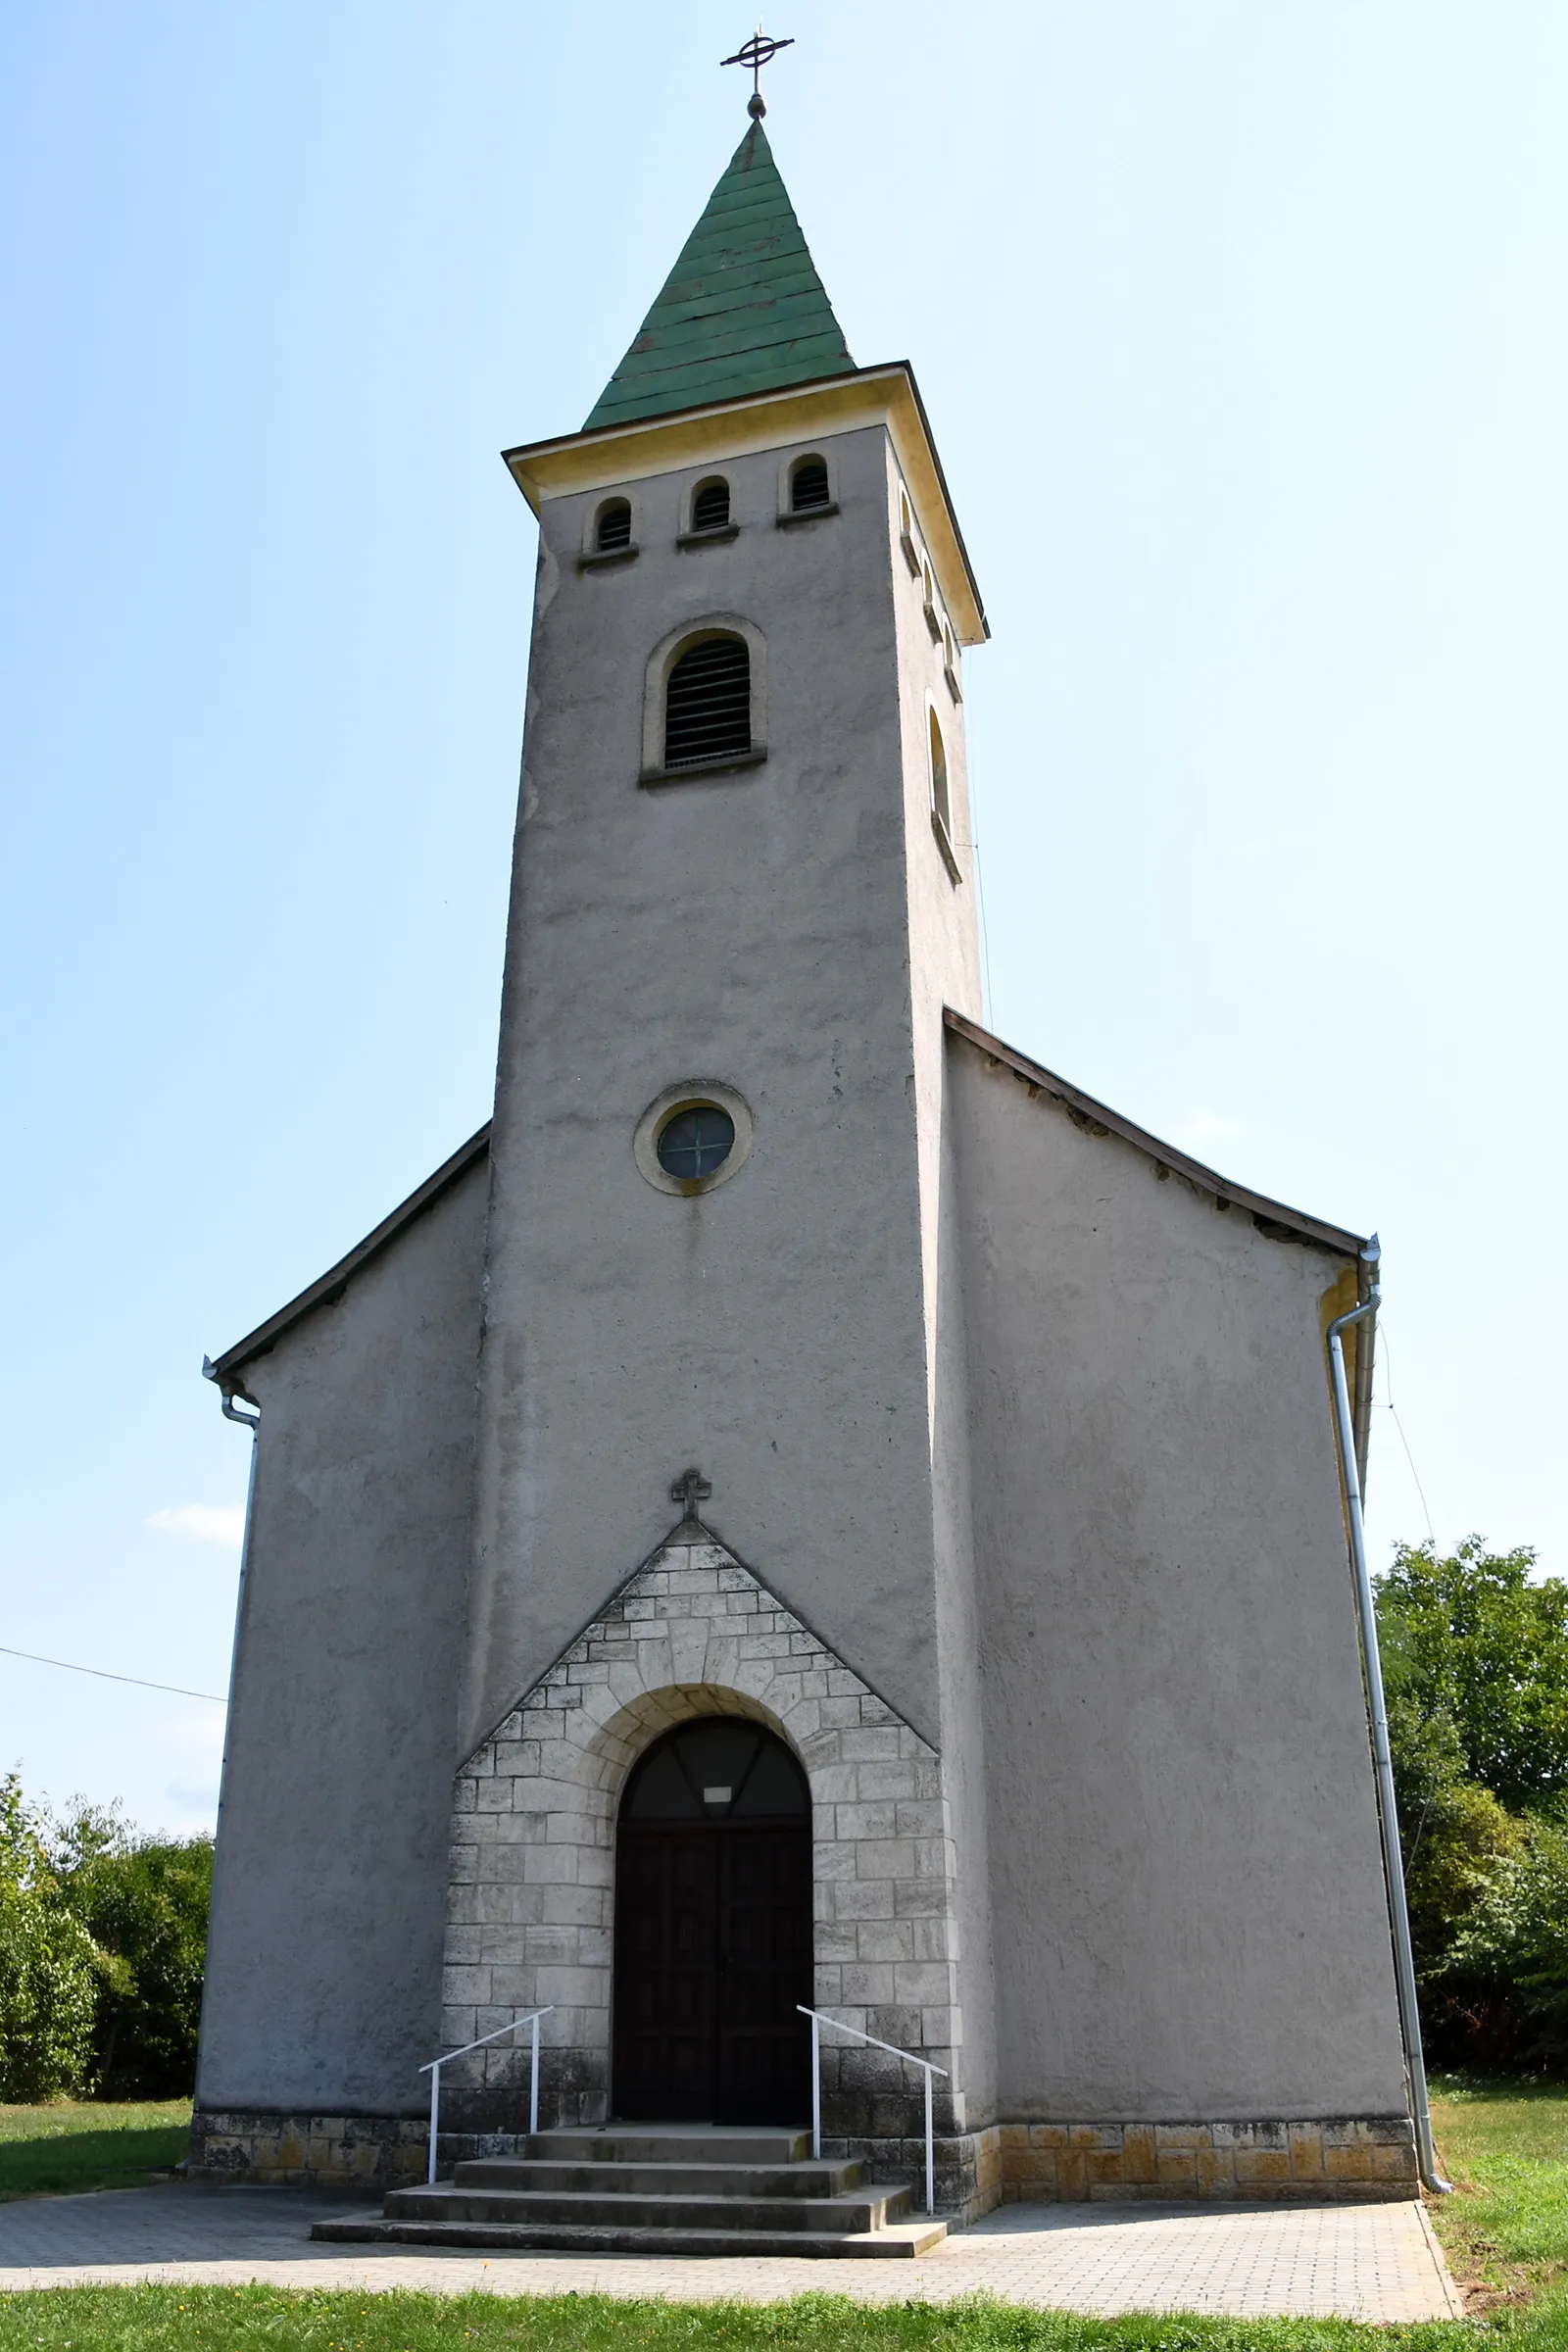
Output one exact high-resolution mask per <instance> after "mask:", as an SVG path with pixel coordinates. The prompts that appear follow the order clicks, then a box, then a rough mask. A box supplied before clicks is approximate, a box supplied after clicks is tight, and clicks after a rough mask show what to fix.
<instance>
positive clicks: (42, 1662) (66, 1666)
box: [0, 1642, 228, 1707]
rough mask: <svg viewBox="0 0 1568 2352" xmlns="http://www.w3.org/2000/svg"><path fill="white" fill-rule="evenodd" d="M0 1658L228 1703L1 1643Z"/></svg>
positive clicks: (217, 1704)
mask: <svg viewBox="0 0 1568 2352" xmlns="http://www.w3.org/2000/svg"><path fill="white" fill-rule="evenodd" d="M0 1658H25V1659H26V1660H27V1663H28V1664H29V1665H30V1666H58V1667H59V1668H60V1670H61V1672H62V1673H64V1674H90V1675H93V1676H95V1677H96V1678H97V1680H98V1681H99V1682H100V1683H131V1684H133V1685H134V1686H135V1688H136V1689H137V1690H138V1691H169V1692H170V1693H171V1694H172V1696H173V1697H175V1698H210V1699H211V1700H212V1702H213V1704H214V1706H215V1707H226V1706H227V1704H228V1701H227V1699H226V1698H222V1697H221V1696H220V1695H219V1693H218V1692H217V1691H186V1690H184V1689H183V1688H182V1687H181V1685H180V1684H178V1683H148V1682H144V1681H143V1680H142V1678H141V1676H140V1675H139V1674H110V1673H108V1672H107V1671H106V1669H105V1668H104V1667H102V1666H76V1665H73V1663H72V1661H71V1659H70V1658H42V1657H40V1656H39V1655H38V1653H37V1651H36V1650H33V1649H12V1648H10V1647H9V1646H8V1645H7V1644H6V1643H5V1642H0Z"/></svg>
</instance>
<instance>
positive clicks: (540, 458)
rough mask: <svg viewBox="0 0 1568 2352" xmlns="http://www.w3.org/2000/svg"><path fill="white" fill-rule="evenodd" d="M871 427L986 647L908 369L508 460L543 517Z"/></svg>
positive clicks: (536, 446) (512, 453)
mask: <svg viewBox="0 0 1568 2352" xmlns="http://www.w3.org/2000/svg"><path fill="white" fill-rule="evenodd" d="M867 424H882V425H885V426H886V427H887V430H888V433H889V435H890V436H891V439H892V442H893V448H894V452H895V455H896V456H897V458H898V461H899V464H900V466H902V467H903V470H904V477H905V480H906V481H907V484H908V486H909V493H910V496H911V497H912V499H913V500H914V504H915V509H916V511H917V513H918V515H919V518H920V526H921V530H922V532H923V533H924V537H925V543H926V551H927V553H928V554H929V556H930V558H931V564H932V568H933V569H934V570H935V572H936V575H937V579H938V582H939V583H940V585H941V589H942V595H943V601H944V603H945V604H946V606H947V609H948V613H949V614H950V616H951V618H952V620H953V624H954V627H955V629H956V632H957V635H958V639H959V642H960V644H963V645H980V644H983V643H984V641H985V639H986V638H987V637H989V636H990V634H991V630H990V627H989V625H988V623H987V620H986V614H985V607H984V605H983V604H982V603H981V601H980V590H979V587H978V585H977V584H976V581H975V576H974V572H973V570H972V569H971V568H970V564H969V557H968V552H967V550H966V549H965V547H964V544H963V534H962V532H961V531H960V530H959V528H958V521H957V516H956V515H955V514H954V511H953V501H952V499H951V498H950V497H949V495H948V485H947V480H946V478H945V476H944V474H943V471H942V461H941V459H940V458H939V457H938V456H937V449H936V443H935V441H934V440H933V439H932V437H931V426H930V421H929V419H928V418H927V417H926V413H925V404H924V403H923V401H922V400H921V398H920V389H919V386H918V385H917V384H916V382H915V380H914V370H913V368H910V366H909V364H908V362H907V360H894V361H892V362H890V363H889V365H887V366H886V367H882V368H857V369H856V371H855V373H854V374H853V375H828V376H822V377H820V378H819V379H818V380H817V381H816V382H815V383H811V384H792V385H790V386H789V387H788V388H787V389H786V390H784V391H782V392H763V393H760V394H753V395H752V396H751V397H749V398H748V399H745V400H722V401H715V402H714V403H713V404H712V405H711V407H708V408H701V409H682V410H679V411H677V412H676V414H675V415H674V416H672V417H645V418H640V419H638V420H637V421H636V422H634V423H630V424H605V425H600V426H598V427H597V428H596V429H595V430H594V431H593V432H590V433H568V434H565V435H564V436H563V437H562V438H561V439H559V440H555V441H530V442H528V443H526V444H525V445H524V446H523V447H522V448H521V449H509V450H506V451H504V452H503V455H504V457H505V459H506V463H507V466H508V467H509V469H510V470H511V473H512V476H513V479H514V480H515V483H516V485H517V487H518V489H519V490H520V491H521V492H522V495H523V497H524V498H525V499H526V500H527V501H528V504H529V506H530V507H532V509H533V511H534V513H535V514H536V515H538V514H539V513H541V512H542V510H543V508H544V506H545V504H546V502H547V501H548V500H550V499H552V498H566V497H569V496H571V495H572V494H573V493H575V492H578V491H583V490H605V489H610V488H613V487H614V486H615V485H617V484H619V483H621V482H634V481H641V480H643V479H644V478H645V477H646V476H647V475H649V474H653V473H668V472H670V471H671V470H672V469H673V468H674V467H676V466H701V465H704V464H707V463H710V462H711V461H712V460H715V459H718V458H737V457H746V456H750V455H752V454H753V453H754V452H756V451H758V450H764V449H782V448H787V447H788V446H789V444H790V443H791V442H795V441H810V440H814V439H815V438H816V437H817V435H818V434H824V433H843V432H851V431H854V430H855V428H856V427H857V426H859V425H867Z"/></svg>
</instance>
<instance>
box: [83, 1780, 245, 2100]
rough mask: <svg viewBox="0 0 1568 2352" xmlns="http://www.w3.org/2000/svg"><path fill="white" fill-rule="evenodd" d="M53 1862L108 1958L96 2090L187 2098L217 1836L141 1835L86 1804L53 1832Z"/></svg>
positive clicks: (131, 2095) (102, 2093)
mask: <svg viewBox="0 0 1568 2352" xmlns="http://www.w3.org/2000/svg"><path fill="white" fill-rule="evenodd" d="M53 1859H54V1867H55V1871H56V1873H57V1876H58V1879H59V1884H60V1887H61V1890H62V1893H63V1896H64V1898H65V1900H66V1901H67V1902H68V1903H69V1904H70V1906H71V1909H72V1910H73V1912H74V1913H75V1915H76V1917H77V1918H78V1919H79V1920H80V1921H81V1922H82V1924H83V1926H84V1928H85V1929H86V1930H87V1931H88V1932H89V1933H90V1935H91V1936H92V1938H93V1941H94V1942H95V1944H96V1945H97V1946H98V1948H99V1949H100V1951H101V1952H102V1953H103V1954H104V1957H105V1966H104V1972H103V1978H102V1983H101V1988H100V1993H99V2000H98V2016H97V2031H96V2037H95V2048H94V2066H93V2088H94V2090H95V2091H96V2092H97V2094H98V2096H99V2097H100V2098H110V2099H164V2098H176V2097H180V2096H183V2094H184V2093H186V2092H187V2091H189V2090H190V2089H191V2088H192V2086H193V2083H194V2082H195V2074H196V2036H197V2030H198V2028H199V2026H200V2023H201V2002H202V1965H203V1960H204V1957H205V1953H206V1944H207V1909H208V1902H209V1899H210V1896H211V1893H212V1883H213V1841H212V1839H211V1838H208V1837H205V1836H204V1837H197V1838H141V1837H136V1836H134V1835H133V1834H132V1833H131V1832H129V1831H128V1830H127V1829H126V1828H125V1826H124V1824H123V1822H122V1821H121V1819H120V1817H119V1815H118V1813H116V1812H114V1811H108V1812H105V1811H101V1810H98V1809H96V1808H94V1807H91V1806H87V1805H78V1806H77V1808H76V1811H75V1812H74V1813H73V1815H72V1816H71V1817H70V1818H69V1819H68V1820H67V1821H66V1822H64V1823H63V1824H62V1825H61V1826H60V1827H59V1828H58V1829H57V1830H56V1831H55V1833H54V1838H53Z"/></svg>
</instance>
